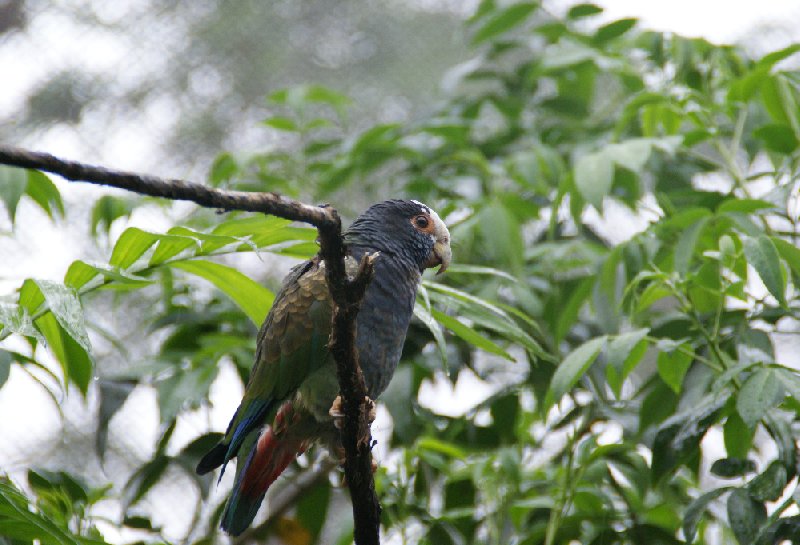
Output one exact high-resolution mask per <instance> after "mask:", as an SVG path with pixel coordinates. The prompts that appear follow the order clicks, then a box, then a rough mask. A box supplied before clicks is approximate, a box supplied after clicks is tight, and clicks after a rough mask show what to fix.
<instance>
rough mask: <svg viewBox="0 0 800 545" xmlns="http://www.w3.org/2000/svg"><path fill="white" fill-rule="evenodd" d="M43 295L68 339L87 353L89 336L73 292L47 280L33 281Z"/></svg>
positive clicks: (89, 345)
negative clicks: (73, 340) (70, 338)
mask: <svg viewBox="0 0 800 545" xmlns="http://www.w3.org/2000/svg"><path fill="white" fill-rule="evenodd" d="M34 282H35V283H36V285H37V286H38V287H39V289H40V290H41V292H42V295H44V300H45V301H46V302H47V306H48V308H49V309H50V312H51V313H52V314H53V315H54V316H55V317H56V320H58V323H59V324H60V325H61V327H63V328H64V331H66V332H67V333H68V334H69V336H70V337H72V338H73V339H75V342H77V343H78V344H79V345H80V346H81V347H82V348H83V349H84V350H86V352H87V353H89V352H91V350H92V347H91V344H90V343H89V335H88V334H87V333H86V323H85V322H84V319H83V309H82V308H81V302H80V300H79V299H78V295H77V294H76V293H75V290H73V289H71V288H69V287H67V286H65V285H63V284H58V283H56V282H50V281H49V280H34Z"/></svg>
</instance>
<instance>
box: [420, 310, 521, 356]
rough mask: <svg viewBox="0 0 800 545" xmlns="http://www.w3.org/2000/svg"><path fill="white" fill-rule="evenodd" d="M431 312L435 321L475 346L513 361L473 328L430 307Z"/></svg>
mask: <svg viewBox="0 0 800 545" xmlns="http://www.w3.org/2000/svg"><path fill="white" fill-rule="evenodd" d="M431 314H432V315H433V317H434V318H435V319H436V321H437V322H439V323H440V324H442V325H443V326H444V327H446V328H447V329H449V330H450V331H452V332H453V333H454V334H456V335H457V336H458V337H461V338H462V339H463V340H465V341H466V342H468V343H469V344H471V345H473V346H475V347H476V348H480V349H481V350H485V351H486V352H489V353H491V354H497V355H498V356H502V357H504V358H505V359H507V360H509V361H514V358H512V357H511V354H509V353H508V352H506V351H505V350H503V349H502V348H500V346H498V345H497V344H495V343H494V342H492V341H490V340H489V339H487V338H486V337H484V336H483V335H481V334H480V333H478V332H477V331H475V330H474V329H472V328H470V327H468V326H466V325H464V324H462V323H461V322H459V321H458V320H457V319H456V318H453V317H452V316H448V315H447V314H444V313H443V312H440V311H438V310H436V309H433V308H432V309H431Z"/></svg>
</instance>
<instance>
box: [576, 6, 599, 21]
mask: <svg viewBox="0 0 800 545" xmlns="http://www.w3.org/2000/svg"><path fill="white" fill-rule="evenodd" d="M599 13H603V8H601V7H600V6H597V5H595V4H576V5H574V6H572V7H571V8H569V11H568V12H567V18H568V19H581V18H583V17H591V16H592V15H597V14H599Z"/></svg>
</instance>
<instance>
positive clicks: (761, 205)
mask: <svg viewBox="0 0 800 545" xmlns="http://www.w3.org/2000/svg"><path fill="white" fill-rule="evenodd" d="M775 209H776V206H775V204H774V203H771V202H769V201H764V200H761V199H739V198H731V199H727V200H725V201H723V202H722V204H720V205H719V207H718V208H717V212H718V213H720V214H724V213H726V212H740V213H743V214H752V213H753V212H758V211H760V210H775Z"/></svg>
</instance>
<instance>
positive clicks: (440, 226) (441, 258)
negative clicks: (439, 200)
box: [425, 212, 453, 274]
mask: <svg viewBox="0 0 800 545" xmlns="http://www.w3.org/2000/svg"><path fill="white" fill-rule="evenodd" d="M435 214H436V213H435V212H434V213H433V214H432V215H433V222H434V223H433V229H434V230H433V235H431V236H432V237H433V239H434V241H433V249H432V250H431V253H430V255H429V256H428V260H427V261H426V262H425V268H426V269H427V268H429V267H436V266H437V265H439V270H438V271H436V274H442V273H443V272H444V271H446V270H447V267H449V266H450V260H451V259H452V257H453V253H452V251H451V250H450V231H448V229H447V225H445V224H444V222H443V221H442V220H441V219H440V218H439V216H437V215H435Z"/></svg>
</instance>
